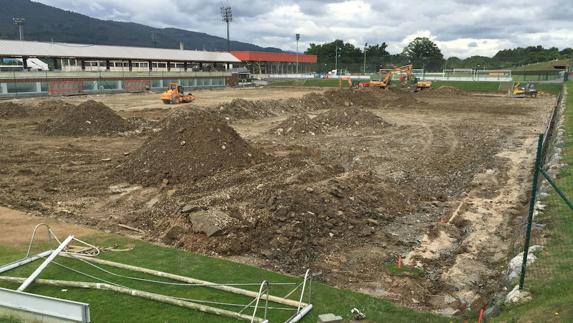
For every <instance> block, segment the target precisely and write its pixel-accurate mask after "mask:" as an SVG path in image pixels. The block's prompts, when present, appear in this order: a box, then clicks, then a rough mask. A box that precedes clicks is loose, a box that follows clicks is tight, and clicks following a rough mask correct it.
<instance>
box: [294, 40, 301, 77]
mask: <svg viewBox="0 0 573 323" xmlns="http://www.w3.org/2000/svg"><path fill="white" fill-rule="evenodd" d="M295 38H296V74H298V41H299V40H300V34H296V36H295Z"/></svg>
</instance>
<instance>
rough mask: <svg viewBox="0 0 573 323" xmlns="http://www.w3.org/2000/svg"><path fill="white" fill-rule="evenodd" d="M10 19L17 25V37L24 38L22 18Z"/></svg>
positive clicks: (23, 20)
mask: <svg viewBox="0 0 573 323" xmlns="http://www.w3.org/2000/svg"><path fill="white" fill-rule="evenodd" d="M12 21H13V22H14V24H15V25H16V26H18V37H19V39H20V40H24V22H25V21H26V19H24V18H12Z"/></svg>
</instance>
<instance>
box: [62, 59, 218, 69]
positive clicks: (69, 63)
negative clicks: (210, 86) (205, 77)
mask: <svg viewBox="0 0 573 323" xmlns="http://www.w3.org/2000/svg"><path fill="white" fill-rule="evenodd" d="M61 64H62V67H63V68H66V67H73V66H81V62H80V61H79V60H77V59H73V58H69V59H61ZM212 65H216V64H209V63H205V64H203V67H207V66H212ZM222 65H224V64H222ZM84 66H85V67H107V63H106V61H101V60H97V61H94V60H91V61H84ZM131 66H132V67H133V68H149V62H141V61H132V62H131ZM109 67H123V68H129V62H128V61H109ZM151 67H152V68H167V62H151ZM169 67H170V68H185V63H174V62H170V63H169ZM187 67H188V68H189V69H199V67H200V64H198V63H192V64H187Z"/></svg>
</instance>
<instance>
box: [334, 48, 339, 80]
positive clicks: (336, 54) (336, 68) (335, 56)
mask: <svg viewBox="0 0 573 323" xmlns="http://www.w3.org/2000/svg"><path fill="white" fill-rule="evenodd" d="M334 70H335V71H336V75H338V45H336V49H335V50H334Z"/></svg>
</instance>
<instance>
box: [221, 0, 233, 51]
mask: <svg viewBox="0 0 573 323" xmlns="http://www.w3.org/2000/svg"><path fill="white" fill-rule="evenodd" d="M221 18H223V21H224V22H226V23H227V51H228V52H230V51H231V40H230V38H229V24H230V23H231V21H233V11H232V10H231V6H230V5H228V4H223V3H222V4H221Z"/></svg>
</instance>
